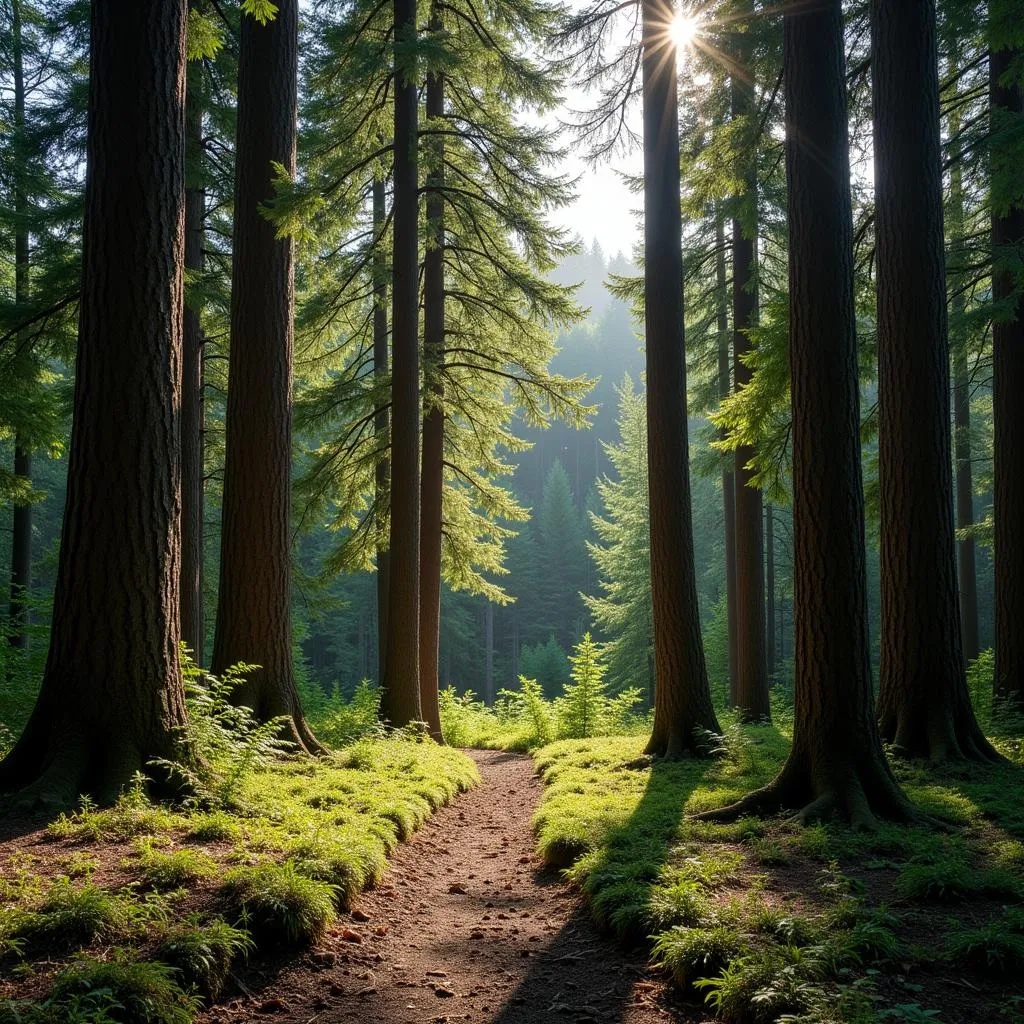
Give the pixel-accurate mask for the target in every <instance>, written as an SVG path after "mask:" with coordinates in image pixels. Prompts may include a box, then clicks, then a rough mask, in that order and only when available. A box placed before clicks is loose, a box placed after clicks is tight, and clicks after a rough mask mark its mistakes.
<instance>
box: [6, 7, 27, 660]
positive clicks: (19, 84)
mask: <svg viewBox="0 0 1024 1024" xmlns="http://www.w3.org/2000/svg"><path fill="white" fill-rule="evenodd" d="M13 15H14V16H13V19H12V24H11V31H12V35H13V47H12V50H13V57H14V134H15V138H16V139H17V140H18V142H19V145H20V144H23V142H24V133H25V68H24V63H23V60H22V34H21V24H22V23H21V0H13ZM22 160H23V157H22V156H21V155H20V154H19V156H18V158H17V165H16V167H15V168H14V182H15V184H14V214H15V219H16V227H15V232H14V301H15V304H16V305H17V306H19V307H21V306H22V304H23V303H25V302H28V275H29V236H28V227H27V216H28V194H27V191H26V188H25V180H24V166H23V164H22ZM15 344H16V346H17V361H18V363H19V364H20V363H28V362H29V361H30V360H31V358H32V356H31V353H30V351H29V349H30V344H31V343H30V342H29V340H28V338H27V337H19V338H18V339H17V341H16V343H15ZM14 475H15V476H19V477H21V478H22V479H23V480H25V481H26V482H27V483H28V484H30V485H31V483H32V453H31V450H30V449H29V446H28V445H27V444H26V443H25V441H24V439H23V438H22V437H21V436H20V435H19V436H17V437H16V438H15V442H14ZM31 590H32V505H31V503H30V502H27V501H26V502H25V503H24V504H23V505H22V504H15V506H14V513H13V516H12V522H11V595H10V626H9V628H10V632H9V634H8V637H9V640H10V644H11V646H12V647H15V648H18V649H19V650H27V649H28V629H27V627H28V624H29V608H28V599H29V596H30V593H31Z"/></svg>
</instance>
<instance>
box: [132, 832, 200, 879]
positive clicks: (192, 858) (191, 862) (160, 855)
mask: <svg viewBox="0 0 1024 1024" xmlns="http://www.w3.org/2000/svg"><path fill="white" fill-rule="evenodd" d="M137 869H138V873H139V876H140V877H141V879H142V880H143V881H144V882H145V883H146V884H147V885H151V886H153V888H155V889H177V888H179V887H180V886H183V885H189V884H191V883H193V882H198V881H200V880H201V879H203V878H208V877H209V876H210V875H212V874H214V873H215V872H216V863H215V862H214V860H213V858H212V857H211V856H209V854H206V853H202V852H201V851H199V850H189V849H180V850H170V851H164V850H159V849H156V848H155V847H154V846H153V844H152V842H147V841H145V840H144V841H142V842H141V843H140V844H139V859H138V862H137Z"/></svg>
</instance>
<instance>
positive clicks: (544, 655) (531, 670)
mask: <svg viewBox="0 0 1024 1024" xmlns="http://www.w3.org/2000/svg"><path fill="white" fill-rule="evenodd" d="M519 667H520V674H521V675H523V676H525V677H526V678H527V679H535V680H536V681H537V682H538V683H539V684H540V687H541V689H542V690H543V691H544V693H545V694H546V695H547V696H551V695H553V694H556V693H558V691H559V690H560V689H561V688H562V686H563V685H564V683H565V681H566V680H567V679H568V678H569V658H568V656H567V655H566V653H565V650H564V649H563V648H562V646H561V644H559V642H558V641H557V640H556V639H555V637H554V635H551V636H549V637H548V639H547V642H546V643H538V644H536V645H535V646H534V647H524V648H523V649H522V651H521V652H520V655H519Z"/></svg>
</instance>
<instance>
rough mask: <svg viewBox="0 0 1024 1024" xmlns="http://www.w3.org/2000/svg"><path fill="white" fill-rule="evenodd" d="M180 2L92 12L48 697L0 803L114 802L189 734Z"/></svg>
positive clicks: (158, 0)
mask: <svg viewBox="0 0 1024 1024" xmlns="http://www.w3.org/2000/svg"><path fill="white" fill-rule="evenodd" d="M185 22H186V4H185V0H177V2H173V3H172V2H168V0H136V2H135V3H131V4H124V3H115V2H113V0H94V2H93V5H92V19H91V37H90V38H91V60H90V79H89V115H88V141H87V163H86V167H87V173H86V189H85V220H84V225H83V237H82V252H83V266H82V294H81V312H80V319H79V331H78V352H77V358H76V368H75V398H74V411H73V420H72V433H71V446H70V449H71V450H70V455H69V462H68V486H67V503H66V506H65V514H64V521H63V526H62V534H61V547H60V557H59V561H58V566H57V586H56V592H55V595H54V604H53V625H52V630H51V637H50V650H49V655H48V657H47V662H46V669H45V671H44V674H43V680H42V689H41V692H40V694H39V699H38V701H37V703H36V706H35V709H34V710H33V712H32V716H31V718H30V719H29V722H28V724H27V725H26V727H25V731H24V732H23V733H22V735H21V738H20V739H19V740H18V743H17V745H16V746H15V747H14V749H13V750H12V751H11V753H10V754H9V755H8V757H7V758H6V759H5V760H4V762H3V763H2V764H0V791H3V792H11V791H13V790H20V791H21V792H20V794H19V799H20V800H23V801H25V802H27V803H33V802H36V801H43V802H55V803H69V802H71V801H72V800H74V799H75V798H76V797H77V796H78V795H79V794H80V793H91V794H92V795H93V796H94V797H96V798H97V799H100V800H111V799H113V798H115V797H116V796H117V794H118V791H119V790H120V788H121V787H122V786H123V785H125V784H126V783H127V782H128V781H129V780H130V779H131V777H132V775H133V773H135V772H136V771H140V770H143V771H144V770H150V771H151V769H147V765H148V763H149V762H150V760H151V759H153V758H174V757H176V756H178V755H179V754H180V753H181V751H180V749H179V739H180V734H179V730H180V729H181V728H182V727H183V726H184V725H185V701H184V692H183V689H182V682H181V672H180V668H179V665H178V638H179V623H178V573H179V567H180V557H181V555H180V526H179V517H180V513H181V497H180V490H181V456H180V449H179V429H180V424H179V408H180V398H181V395H180V381H181V300H182V273H181V266H182V260H183V257H184V206H183V199H184V156H185Z"/></svg>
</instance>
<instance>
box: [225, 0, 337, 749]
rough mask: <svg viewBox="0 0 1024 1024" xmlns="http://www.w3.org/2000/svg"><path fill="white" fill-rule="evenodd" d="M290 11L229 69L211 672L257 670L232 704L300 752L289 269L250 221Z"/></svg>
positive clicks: (262, 29) (287, 252)
mask: <svg viewBox="0 0 1024 1024" xmlns="http://www.w3.org/2000/svg"><path fill="white" fill-rule="evenodd" d="M297 61H298V0H278V11H277V14H276V15H275V16H274V19H273V20H272V21H269V22H267V23H266V24H265V25H263V24H260V23H259V22H258V21H257V20H256V19H255V18H253V17H249V16H246V17H244V18H243V19H242V28H241V37H240V43H239V67H238V127H237V141H236V147H235V149H236V159H235V221H234V237H233V256H232V267H231V361H230V364H229V376H228V401H227V418H226V422H225V453H224V498H223V513H222V521H221V552H220V587H219V594H218V601H217V623H216V630H215V633H214V644H213V660H212V668H213V671H214V673H215V674H216V673H221V672H223V671H224V670H225V669H227V668H229V667H230V666H232V665H234V664H237V663H238V662H248V663H249V664H253V665H259V666H260V668H259V669H257V670H255V671H253V672H251V673H249V675H248V676H247V678H246V680H245V682H244V684H243V685H241V686H240V687H239V688H238V689H237V690H236V691H235V693H234V694H233V699H234V700H235V701H236V702H237V703H238V704H240V705H245V706H247V707H250V708H252V709H253V711H254V712H255V714H256V716H257V718H259V719H260V720H261V721H267V720H269V719H271V718H276V717H278V716H287V717H288V718H289V720H290V726H289V728H288V730H287V731H288V734H289V738H290V739H291V740H292V741H293V742H295V743H296V744H297V745H298V746H299V747H300V749H303V750H307V751H309V752H313V751H316V750H319V749H320V745H319V743H317V741H316V738H315V737H314V736H313V734H312V732H311V731H310V729H309V727H308V725H307V724H306V722H305V720H304V719H303V717H302V708H301V706H300V703H299V694H298V690H297V688H296V685H295V674H294V670H293V665H292V627H291V525H290V511H291V458H292V345H293V341H294V326H293V305H294V281H293V275H294V261H293V253H292V248H293V246H292V242H291V240H290V239H287V238H283V239H282V238H277V237H276V228H275V227H274V225H273V224H272V223H271V222H270V221H269V220H267V218H266V217H264V216H263V214H262V213H261V212H260V209H259V207H260V204H262V203H265V202H267V201H268V200H270V199H272V198H273V195H274V190H273V185H272V175H273V168H272V166H271V162H272V161H276V162H278V163H280V164H281V165H283V166H284V167H285V168H286V169H287V170H288V171H289V172H290V173H294V171H295V119H296V104H297V84H296V72H297V66H298V63H297Z"/></svg>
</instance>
